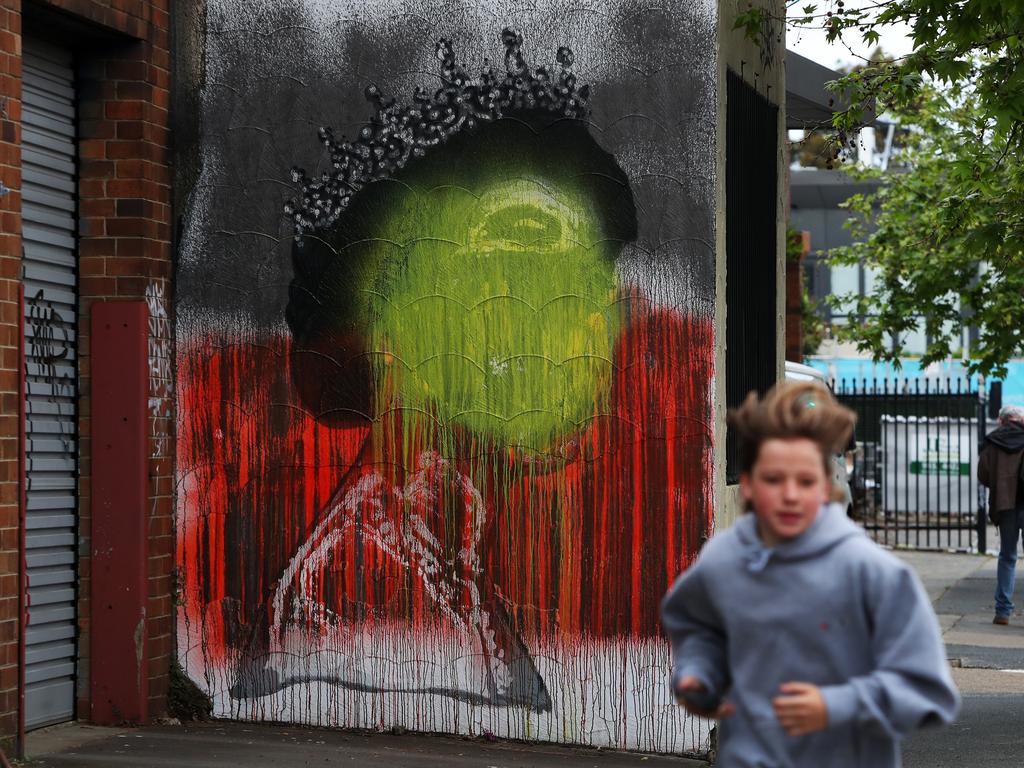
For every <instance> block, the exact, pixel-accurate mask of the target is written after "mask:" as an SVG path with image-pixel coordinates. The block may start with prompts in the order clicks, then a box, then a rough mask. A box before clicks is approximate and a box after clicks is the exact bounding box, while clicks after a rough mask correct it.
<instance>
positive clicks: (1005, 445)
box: [985, 424, 1024, 453]
mask: <svg viewBox="0 0 1024 768" xmlns="http://www.w3.org/2000/svg"><path fill="white" fill-rule="evenodd" d="M985 444H986V445H988V444H991V445H994V446H995V447H996V448H999V449H1001V450H1004V451H1006V452H1007V453H1017V452H1018V451H1024V426H1021V425H1018V424H1007V425H1006V426H1005V427H999V428H998V429H995V430H993V431H992V432H990V433H989V434H988V435H986V437H985Z"/></svg>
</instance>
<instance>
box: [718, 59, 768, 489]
mask: <svg viewBox="0 0 1024 768" xmlns="http://www.w3.org/2000/svg"><path fill="white" fill-rule="evenodd" d="M726 96H727V99H728V102H727V113H726V143H725V232H726V278H725V281H726V282H725V284H726V292H725V297H726V299H725V301H726V330H725V342H726V358H725V390H726V395H725V397H726V405H727V406H728V407H730V408H732V407H735V406H737V405H739V404H740V403H741V402H742V401H743V399H744V398H745V397H746V396H747V393H748V392H750V391H751V390H753V389H756V390H757V391H758V392H761V393H763V392H765V391H766V390H767V389H768V388H769V387H770V386H771V385H772V384H774V383H775V374H776V351H775V349H776V339H775V337H776V328H775V293H776V264H777V254H776V234H777V225H776V213H777V211H776V200H777V195H778V157H779V146H778V111H779V109H778V107H777V106H775V105H774V104H772V103H771V102H769V101H768V100H767V99H765V98H764V97H763V96H761V95H760V94H759V93H757V91H755V90H754V89H753V88H751V87H750V86H749V85H747V84H746V83H745V82H743V80H742V79H741V78H739V77H737V76H736V75H734V74H733V73H732V72H730V73H729V74H728V90H727V94H726ZM737 448H738V446H737V444H736V435H735V434H734V433H733V430H731V429H730V430H729V431H728V433H727V436H726V446H725V450H726V481H727V482H730V483H733V482H736V480H737V479H738V478H739V461H738V451H737Z"/></svg>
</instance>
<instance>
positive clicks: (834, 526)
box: [662, 382, 960, 768]
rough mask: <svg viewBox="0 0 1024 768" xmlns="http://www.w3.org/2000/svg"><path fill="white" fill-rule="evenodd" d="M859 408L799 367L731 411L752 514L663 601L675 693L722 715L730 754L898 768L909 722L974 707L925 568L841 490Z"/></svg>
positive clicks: (749, 767) (805, 765) (803, 765)
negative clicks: (837, 495)
mask: <svg viewBox="0 0 1024 768" xmlns="http://www.w3.org/2000/svg"><path fill="white" fill-rule="evenodd" d="M854 418H855V417H854V414H853V412H852V411H850V410H848V409H847V408H844V407H843V406H841V405H839V404H838V403H837V402H836V401H835V400H834V399H833V397H832V395H831V394H830V393H829V392H828V390H826V389H825V388H823V387H821V386H819V385H817V384H813V383H793V382H788V383H781V384H778V385H776V386H775V387H774V388H772V389H771V390H770V391H769V392H768V393H767V394H766V395H765V397H764V399H763V400H758V398H757V396H756V394H753V393H752V394H751V395H750V396H748V397H747V400H746V402H744V403H743V405H742V406H741V407H740V408H738V409H736V410H735V411H733V412H731V413H730V414H729V419H730V423H731V424H732V426H733V427H734V428H735V429H736V431H737V434H738V437H739V441H740V472H741V474H740V491H741V493H742V496H743V498H744V500H745V502H746V504H747V508H748V512H750V513H749V514H746V515H744V516H743V517H742V518H741V519H740V520H739V521H737V522H736V524H735V525H733V526H732V528H730V529H729V530H727V531H724V532H722V533H719V534H718V535H716V536H715V537H714V538H712V539H711V540H710V541H709V542H708V543H707V544H706V545H705V547H704V550H703V551H702V552H701V554H700V557H699V558H698V560H697V562H696V563H695V564H694V565H693V566H691V567H690V569H689V570H687V571H686V572H685V573H684V574H683V575H682V576H681V577H680V578H679V579H678V580H677V581H676V583H675V585H673V587H672V589H671V590H670V591H669V593H668V595H667V596H666V598H665V600H664V602H663V603H662V623H663V626H664V627H665V629H666V631H667V632H668V634H669V637H670V639H671V641H672V657H673V675H672V685H673V689H674V692H675V694H676V696H677V698H678V699H679V700H680V702H681V703H682V704H683V705H684V706H685V707H686V708H687V710H689V711H690V712H691V713H693V714H696V715H700V716H704V717H714V718H718V719H719V720H720V721H721V724H720V733H721V738H720V741H719V752H718V761H719V764H720V765H723V766H728V768H762V767H764V766H772V768H823V767H824V766H828V768H847V766H849V767H850V768H853V766H857V767H858V768H896V767H897V766H899V765H900V748H899V742H900V739H901V738H902V737H903V736H905V735H906V734H908V733H909V732H910V731H912V730H914V729H916V728H920V727H922V726H924V725H928V724H932V723H942V724H948V723H950V722H952V720H953V718H954V717H955V716H956V714H957V711H958V709H959V706H960V697H959V694H958V693H957V690H956V687H955V686H954V685H953V680H952V677H951V675H950V671H949V666H948V664H947V662H946V653H945V648H944V647H943V645H942V639H941V637H940V634H939V624H938V621H937V619H936V618H935V613H934V612H933V611H932V607H931V602H930V601H929V600H928V596H927V595H926V594H925V591H924V588H923V587H922V586H921V583H920V581H919V580H918V578H917V576H916V574H915V573H914V572H913V571H912V570H911V569H910V568H909V567H908V566H907V565H905V564H904V563H902V562H901V561H900V560H898V559H897V558H896V557H894V556H893V555H892V554H890V553H888V552H886V551H884V550H883V549H881V548H880V547H878V546H877V545H876V544H875V543H874V542H872V541H871V540H870V539H868V537H867V536H866V535H865V533H864V532H863V531H862V530H861V529H860V528H858V527H857V526H856V525H855V524H854V523H853V522H852V521H851V520H849V519H848V518H847V517H846V514H845V510H844V509H843V507H842V505H840V504H835V503H829V500H830V497H831V496H832V492H833V489H832V487H831V481H830V479H829V478H830V477H831V472H830V470H829V457H830V456H831V455H833V454H834V453H835V452H836V451H837V450H840V449H841V448H842V447H844V446H845V445H846V442H847V440H849V437H850V431H851V430H852V429H853V422H854Z"/></svg>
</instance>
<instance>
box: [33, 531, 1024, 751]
mask: <svg viewBox="0 0 1024 768" xmlns="http://www.w3.org/2000/svg"><path fill="white" fill-rule="evenodd" d="M896 554H897V556H899V557H900V558H902V559H903V560H905V561H906V562H907V563H909V564H910V565H911V566H913V567H914V569H915V570H916V571H917V573H918V574H920V576H921V579H922V581H923V582H924V585H925V588H926V589H927V591H928V594H929V596H930V597H931V599H932V602H933V604H934V605H935V609H936V613H937V614H938V616H939V621H940V624H941V626H942V630H943V636H944V639H945V641H946V647H947V651H948V654H949V658H950V664H951V666H952V668H953V676H954V678H955V679H956V681H957V684H958V685H959V686H960V689H961V691H962V692H963V693H964V695H965V700H967V699H969V698H970V697H972V696H980V697H981V699H985V698H986V696H987V695H989V694H995V695H999V696H1001V697H1006V696H1013V697H1014V699H1016V697H1017V696H1018V695H1020V696H1024V615H1022V613H1021V612H1020V611H1018V612H1017V614H1016V615H1014V616H1013V617H1012V618H1011V622H1010V625H1009V626H996V625H994V624H992V615H993V610H992V591H993V587H994V585H995V558H994V557H990V556H979V555H963V554H950V553H944V552H911V551H897V552H896ZM1022 565H1024V563H1022ZM1021 586H1024V573H1021ZM1022 602H1024V600H1018V603H1022ZM988 698H992V700H993V701H996V700H997V699H996V698H993V697H991V696H990V697H988ZM1002 700H1003V699H1002V698H1000V699H998V701H1002ZM1000 706H1003V705H1002V704H1001V705H1000ZM960 745H961V746H964V744H963V742H962V739H961V742H960ZM909 746H910V747H911V748H913V746H914V745H913V744H911V745H909ZM27 753H28V757H29V760H28V761H27V762H26V763H24V765H26V766H31V767H32V768H87V767H97V768H99V767H102V768H118V767H119V766H126V767H127V766H130V767H131V768H173V767H175V766H189V767H190V768H228V767H229V766H232V767H233V766H238V765H245V766H263V765H268V766H269V765H273V766H281V768H298V767H299V766H326V765H332V766H343V765H352V766H359V767H360V768H385V767H386V768H393V767H397V768H404V767H408V768H441V767H442V766H444V768H470V767H471V766H472V767H473V768H555V767H556V766H557V767H558V768H634V767H635V768H640V767H641V766H643V767H644V768H669V767H670V766H671V767H672V768H707V763H705V762H703V761H699V760H692V759H686V758H680V757H672V756H660V755H638V754H631V753H623V752H614V751H610V750H596V749H574V748H569V747H559V746H552V745H533V744H520V743H510V742H488V741H483V740H468V739H457V738H450V737H443V736H434V735H418V734H403V735H392V734H364V733H353V732H344V731H328V730H322V729H321V730H317V729H309V728H301V727H295V726H275V725H262V724H260V725H257V724H252V723H228V722H213V723H200V724H188V725H163V726H152V727H146V728H98V727H95V726H88V725H80V724H76V723H72V724H68V725H63V726H56V727H54V728H48V729H44V730H41V731H36V732H33V733H32V734H30V735H29V738H28V743H27ZM974 755H975V757H976V756H977V751H974ZM1018 757H1019V755H1018ZM907 764H908V768H912V761H908V763H907ZM919 764H921V765H930V766H936V765H941V764H942V763H937V762H934V761H932V760H931V759H929V760H928V762H923V761H922V762H920V763H919ZM956 764H957V765H962V764H963V762H962V761H960V762H957V763H956ZM975 764H976V765H980V763H975Z"/></svg>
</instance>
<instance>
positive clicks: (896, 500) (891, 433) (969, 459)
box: [881, 415, 978, 515]
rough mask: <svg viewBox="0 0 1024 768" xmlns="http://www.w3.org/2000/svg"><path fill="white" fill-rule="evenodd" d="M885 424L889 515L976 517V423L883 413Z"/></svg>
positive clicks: (884, 481)
mask: <svg viewBox="0 0 1024 768" xmlns="http://www.w3.org/2000/svg"><path fill="white" fill-rule="evenodd" d="M881 422H882V452H883V455H884V457H885V458H884V465H883V474H882V489H883V508H884V510H885V512H886V513H887V514H891V513H901V512H910V513H917V514H921V515H928V514H947V515H948V514H957V515H959V514H968V515H969V514H971V512H972V510H973V509H974V507H975V505H976V504H977V499H975V498H974V497H973V493H972V483H971V482H970V478H972V477H974V473H975V470H976V468H977V463H978V425H977V420H976V419H969V418H949V417H945V416H891V415H883V416H882V417H881Z"/></svg>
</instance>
